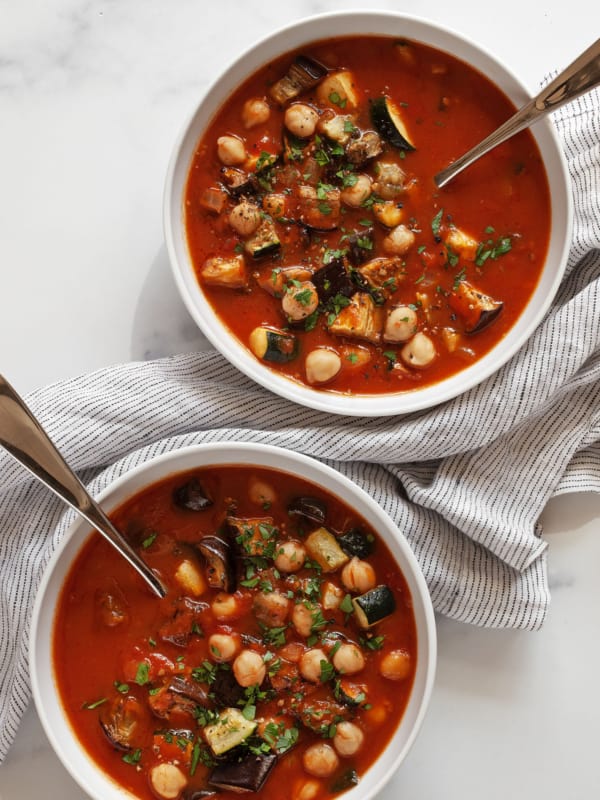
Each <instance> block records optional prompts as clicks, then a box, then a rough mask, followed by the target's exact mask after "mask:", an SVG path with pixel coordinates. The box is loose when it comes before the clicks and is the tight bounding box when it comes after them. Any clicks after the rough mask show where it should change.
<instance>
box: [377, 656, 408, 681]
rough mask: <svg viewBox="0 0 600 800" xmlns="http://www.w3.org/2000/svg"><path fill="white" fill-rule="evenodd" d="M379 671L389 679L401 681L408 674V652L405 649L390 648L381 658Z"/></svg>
mask: <svg viewBox="0 0 600 800" xmlns="http://www.w3.org/2000/svg"><path fill="white" fill-rule="evenodd" d="M379 672H380V673H381V674H382V675H383V677H384V678H387V679H388V680H390V681H402V680H404V679H405V678H408V676H409V675H410V654H409V653H407V652H406V650H391V651H390V652H389V653H386V655H384V657H383V658H382V659H381V663H380V665H379Z"/></svg>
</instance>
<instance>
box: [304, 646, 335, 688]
mask: <svg viewBox="0 0 600 800" xmlns="http://www.w3.org/2000/svg"><path fill="white" fill-rule="evenodd" d="M321 661H325V662H327V663H329V662H328V660H327V656H326V655H325V653H324V652H323V651H322V650H321V649H320V648H318V647H313V649H312V650H307V651H306V653H303V654H302V656H301V658H300V662H299V667H300V674H301V675H302V677H303V678H305V679H306V680H307V681H310V682H311V683H320V681H321Z"/></svg>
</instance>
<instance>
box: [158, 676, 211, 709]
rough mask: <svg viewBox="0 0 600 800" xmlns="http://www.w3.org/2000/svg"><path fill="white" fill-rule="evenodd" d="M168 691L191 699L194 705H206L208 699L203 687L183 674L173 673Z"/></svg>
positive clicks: (208, 702)
mask: <svg viewBox="0 0 600 800" xmlns="http://www.w3.org/2000/svg"><path fill="white" fill-rule="evenodd" d="M168 688H169V691H170V692H174V693H175V694H179V695H181V696H182V697H187V698H188V699H189V700H193V701H194V703H196V705H199V706H208V705H210V701H209V699H208V695H207V694H206V692H205V691H204V689H203V688H202V687H201V686H200V685H199V684H198V682H197V681H192V680H190V679H189V678H185V677H184V676H183V675H173V677H172V678H171V680H170V682H169V687H168Z"/></svg>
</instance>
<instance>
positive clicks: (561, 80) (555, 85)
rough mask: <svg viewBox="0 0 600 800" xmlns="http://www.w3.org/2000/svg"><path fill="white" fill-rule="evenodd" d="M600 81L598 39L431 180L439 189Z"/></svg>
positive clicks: (599, 46) (599, 45)
mask: <svg viewBox="0 0 600 800" xmlns="http://www.w3.org/2000/svg"><path fill="white" fill-rule="evenodd" d="M598 84H600V39H597V40H596V41H595V42H594V44H593V45H591V46H590V47H588V49H587V50H586V51H585V52H584V53H582V54H581V55H580V56H579V58H577V59H575V61H573V63H572V64H571V65H570V66H569V67H567V68H566V69H565V70H563V71H562V72H561V73H560V74H559V75H557V77H556V78H555V79H554V80H553V81H552V83H550V84H548V86H546V87H545V89H542V91H541V92H540V93H539V94H538V95H537V96H536V97H534V98H533V100H530V101H529V102H528V103H526V104H525V105H524V106H523V107H522V108H520V109H519V111H517V112H516V113H515V114H513V116H512V117H510V119H508V120H507V121H506V122H505V123H504V124H503V125H501V126H500V127H499V128H497V129H496V130H495V131H494V132H493V133H491V134H490V135H489V136H487V137H486V138H485V139H484V140H483V141H482V142H480V143H479V144H478V145H475V147H473V148H472V149H471V150H469V151H468V152H466V153H465V154H464V155H463V156H461V157H460V158H457V159H456V161H453V162H452V164H450V165H449V166H448V167H446V169H443V170H442V171H441V172H438V174H437V175H434V178H433V180H434V182H435V184H436V186H438V188H440V189H441V188H442V187H443V186H445V185H446V184H447V183H448V182H449V181H451V180H452V179H453V178H454V177H455V176H456V175H458V173H459V172H462V171H463V169H466V167H468V166H470V165H471V164H472V163H473V162H474V161H477V159H478V158H481V156H483V155H485V153H488V152H489V151H490V150H492V149H493V148H494V147H496V146H497V145H499V144H501V143H502V142H505V141H506V140H507V139H510V137H511V136H514V135H515V133H519V131H522V130H523V129H524V128H528V127H529V126H530V125H533V123H534V122H537V121H538V120H539V119H541V118H542V117H545V116H546V114H549V113H550V112H552V111H556V109H557V108H560V107H561V106H562V105H564V104H565V103H569V102H570V101H571V100H575V99H576V98H577V97H579V96H580V95H582V94H585V93H586V92H589V91H591V90H592V89H593V88H594V87H596V86H598Z"/></svg>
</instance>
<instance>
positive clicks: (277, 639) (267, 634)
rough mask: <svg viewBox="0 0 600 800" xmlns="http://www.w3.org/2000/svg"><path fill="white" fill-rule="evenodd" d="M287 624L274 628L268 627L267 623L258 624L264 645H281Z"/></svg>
mask: <svg viewBox="0 0 600 800" xmlns="http://www.w3.org/2000/svg"><path fill="white" fill-rule="evenodd" d="M287 627H288V626H287V625H281V626H279V627H276V628H269V627H268V626H267V625H263V624H262V623H261V624H260V629H261V635H262V640H263V642H264V643H265V644H266V645H273V647H283V645H284V644H285V632H286V630H287Z"/></svg>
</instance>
